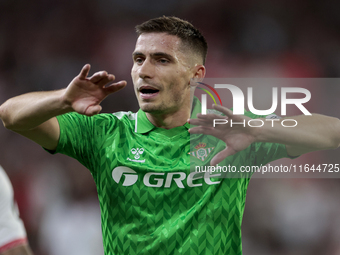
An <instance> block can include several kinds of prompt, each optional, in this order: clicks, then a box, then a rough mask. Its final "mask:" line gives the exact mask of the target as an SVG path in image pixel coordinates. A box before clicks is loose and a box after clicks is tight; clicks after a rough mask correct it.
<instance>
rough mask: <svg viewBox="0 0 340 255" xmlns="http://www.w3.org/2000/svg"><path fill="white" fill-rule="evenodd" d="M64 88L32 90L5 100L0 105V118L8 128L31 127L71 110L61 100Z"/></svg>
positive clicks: (23, 128) (20, 128)
mask: <svg viewBox="0 0 340 255" xmlns="http://www.w3.org/2000/svg"><path fill="white" fill-rule="evenodd" d="M64 92H65V89H63V90H57V91H47V92H32V93H28V94H24V95H20V96H17V97H14V98H11V99H9V100H7V101H6V102H5V103H4V104H2V105H1V106H0V118H1V120H2V122H3V124H4V126H5V127H6V128H8V129H11V130H15V131H20V130H29V129H32V128H34V127H36V126H38V125H40V124H42V123H43V122H45V121H47V120H49V119H50V118H52V117H54V116H57V115H60V114H64V113H66V112H70V111H72V108H71V107H70V105H69V104H66V103H65V101H64V100H63V95H64Z"/></svg>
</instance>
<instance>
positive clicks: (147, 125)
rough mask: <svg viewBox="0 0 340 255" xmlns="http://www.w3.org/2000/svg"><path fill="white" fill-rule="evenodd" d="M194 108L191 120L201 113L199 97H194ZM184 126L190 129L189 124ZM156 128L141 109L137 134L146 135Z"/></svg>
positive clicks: (136, 129)
mask: <svg viewBox="0 0 340 255" xmlns="http://www.w3.org/2000/svg"><path fill="white" fill-rule="evenodd" d="M192 108H193V109H192V114H191V116H192V117H191V118H196V115H197V113H199V112H200V111H201V102H200V101H199V100H198V98H197V97H194V100H193V107H192ZM183 126H184V127H185V128H186V129H189V128H190V124H189V123H185V124H184V125H183ZM154 128H156V127H155V126H154V125H153V124H152V123H151V122H150V121H149V119H148V117H146V114H145V112H143V111H142V110H141V109H139V111H138V112H137V119H136V124H135V132H136V133H139V134H144V133H147V132H149V131H151V130H152V129H154Z"/></svg>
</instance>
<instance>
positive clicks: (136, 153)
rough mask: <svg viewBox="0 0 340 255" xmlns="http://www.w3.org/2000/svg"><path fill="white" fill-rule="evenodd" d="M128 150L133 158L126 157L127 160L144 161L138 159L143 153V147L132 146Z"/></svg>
mask: <svg viewBox="0 0 340 255" xmlns="http://www.w3.org/2000/svg"><path fill="white" fill-rule="evenodd" d="M130 152H131V153H132V155H134V159H131V158H129V157H128V158H127V160H129V161H133V162H139V163H144V162H145V159H143V160H141V159H140V157H141V155H142V154H143V153H144V148H132V149H131V150H130Z"/></svg>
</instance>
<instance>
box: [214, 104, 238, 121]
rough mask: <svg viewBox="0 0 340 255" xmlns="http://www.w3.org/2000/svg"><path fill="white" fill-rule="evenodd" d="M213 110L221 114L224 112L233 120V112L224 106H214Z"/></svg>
mask: <svg viewBox="0 0 340 255" xmlns="http://www.w3.org/2000/svg"><path fill="white" fill-rule="evenodd" d="M213 108H214V109H215V110H217V111H219V112H222V113H224V114H225V115H226V116H228V117H229V118H232V117H233V111H232V110H230V109H228V108H226V107H224V106H221V105H216V104H214V105H213Z"/></svg>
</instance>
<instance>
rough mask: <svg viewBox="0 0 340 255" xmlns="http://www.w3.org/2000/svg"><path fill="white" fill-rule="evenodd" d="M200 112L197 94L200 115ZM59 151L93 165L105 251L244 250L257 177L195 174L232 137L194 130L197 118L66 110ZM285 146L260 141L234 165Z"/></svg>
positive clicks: (260, 159)
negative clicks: (177, 120) (168, 120)
mask: <svg viewBox="0 0 340 255" xmlns="http://www.w3.org/2000/svg"><path fill="white" fill-rule="evenodd" d="M199 110H200V103H199V101H198V100H197V99H195V100H194V109H193V115H194V116H196V113H197V112H199ZM57 118H58V121H59V124H60V131H61V133H60V140H59V144H58V147H57V150H56V152H59V153H63V154H66V155H68V156H71V157H73V158H75V159H77V160H78V161H79V162H81V163H82V164H83V165H84V166H86V167H87V168H88V169H89V170H90V171H91V174H92V176H93V178H94V181H95V183H96V186H97V191H98V197H99V203H100V208H101V221H102V232H103V242H104V250H105V254H106V255H113V254H129V255H132V254H157V255H160V254H164V255H169V254H204V255H207V254H214V255H215V254H228V255H232V254H242V244H241V222H242V216H243V211H244V205H245V198H246V190H247V186H248V182H249V178H220V177H221V176H220V175H219V174H216V173H211V172H202V171H201V172H195V171H192V170H190V165H191V166H193V165H195V164H201V165H202V164H203V165H209V162H210V160H211V158H212V157H213V156H214V155H215V154H216V153H217V152H218V151H220V150H221V149H223V148H224V147H225V143H223V142H222V141H220V140H218V139H216V138H214V137H211V136H203V135H190V134H189V133H188V128H189V124H185V125H184V126H181V127H176V128H173V129H169V130H166V129H162V128H157V127H155V126H153V125H152V124H151V123H150V122H149V120H148V119H147V117H146V114H145V113H144V112H143V111H141V110H139V111H138V112H137V113H131V112H119V113H115V114H99V115H95V116H93V117H86V116H84V115H80V114H76V113H70V114H65V115H61V116H58V117H57ZM286 156H287V154H286V150H285V147H284V146H283V145H280V144H271V143H254V144H252V145H251V146H249V147H248V148H247V149H246V150H244V151H241V152H238V153H237V154H235V155H233V156H230V157H228V158H227V159H226V160H225V161H226V162H224V164H226V165H228V164H231V165H260V164H263V165H264V164H266V163H268V162H270V161H272V160H275V159H278V158H282V157H286Z"/></svg>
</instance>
